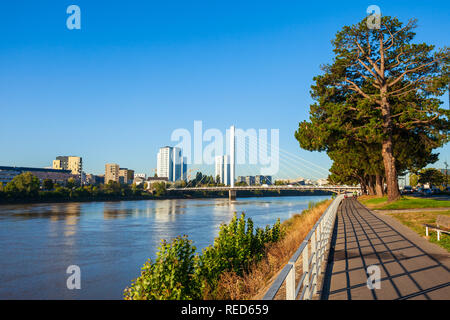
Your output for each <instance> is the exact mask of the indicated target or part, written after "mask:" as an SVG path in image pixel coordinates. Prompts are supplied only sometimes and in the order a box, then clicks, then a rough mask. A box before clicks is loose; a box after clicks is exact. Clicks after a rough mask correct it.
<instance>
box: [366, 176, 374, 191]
mask: <svg viewBox="0 0 450 320" xmlns="http://www.w3.org/2000/svg"><path fill="white" fill-rule="evenodd" d="M367 190H368V191H369V196H373V195H375V189H374V182H373V177H372V176H369V180H368V181H367Z"/></svg>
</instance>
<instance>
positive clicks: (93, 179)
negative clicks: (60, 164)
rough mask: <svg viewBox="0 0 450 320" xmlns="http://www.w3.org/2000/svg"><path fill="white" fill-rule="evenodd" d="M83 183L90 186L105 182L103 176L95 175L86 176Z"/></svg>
mask: <svg viewBox="0 0 450 320" xmlns="http://www.w3.org/2000/svg"><path fill="white" fill-rule="evenodd" d="M85 179H86V180H85V182H86V184H91V185H95V184H102V183H104V182H105V176H103V175H100V176H97V175H95V174H90V173H89V174H86V178H85Z"/></svg>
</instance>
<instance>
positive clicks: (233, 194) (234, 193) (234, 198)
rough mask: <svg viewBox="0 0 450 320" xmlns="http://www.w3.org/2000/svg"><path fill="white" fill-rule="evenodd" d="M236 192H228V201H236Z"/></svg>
mask: <svg viewBox="0 0 450 320" xmlns="http://www.w3.org/2000/svg"><path fill="white" fill-rule="evenodd" d="M236 193H237V191H236V190H228V199H229V200H236Z"/></svg>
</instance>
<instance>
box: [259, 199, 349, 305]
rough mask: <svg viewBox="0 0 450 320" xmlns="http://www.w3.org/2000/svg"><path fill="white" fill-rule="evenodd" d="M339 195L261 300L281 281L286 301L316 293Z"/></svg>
mask: <svg viewBox="0 0 450 320" xmlns="http://www.w3.org/2000/svg"><path fill="white" fill-rule="evenodd" d="M343 198H344V195H339V196H337V197H336V199H334V200H333V202H332V203H331V204H330V205H329V206H328V208H327V209H326V210H325V212H324V213H323V214H322V216H321V217H320V218H319V220H318V221H317V222H316V224H315V225H314V227H313V228H312V229H311V231H310V232H309V233H308V235H307V236H306V238H305V240H303V242H302V244H301V245H300V247H299V248H298V249H297V251H296V252H295V253H294V255H293V256H292V257H291V259H290V260H289V262H288V263H287V264H286V266H285V267H284V268H283V269H282V270H281V272H280V274H279V275H278V277H277V278H276V279H275V281H274V283H273V284H272V286H271V287H270V288H269V290H268V291H267V292H266V294H265V295H264V297H263V300H273V299H274V298H275V296H276V295H277V293H278V291H279V290H280V288H281V287H282V286H283V284H284V283H285V282H286V300H295V299H297V297H298V296H299V294H300V300H310V299H311V298H312V297H313V295H314V294H316V293H317V286H318V283H317V281H318V277H319V274H320V270H321V267H322V263H323V261H324V259H325V253H326V252H325V251H326V248H327V246H328V243H329V242H330V240H331V236H332V233H333V227H334V221H335V218H336V212H337V209H338V207H339V204H340V203H341V201H342V199H343ZM300 257H302V259H301V260H302V266H301V268H302V270H301V277H300V280H299V281H298V284H297V286H296V285H295V283H296V274H297V272H296V267H297V264H298V260H299V258H300Z"/></svg>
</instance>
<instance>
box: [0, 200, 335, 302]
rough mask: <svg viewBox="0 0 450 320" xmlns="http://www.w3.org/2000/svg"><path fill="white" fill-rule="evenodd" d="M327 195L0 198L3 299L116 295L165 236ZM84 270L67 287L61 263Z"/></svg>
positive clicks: (273, 213) (261, 223) (198, 234)
mask: <svg viewBox="0 0 450 320" xmlns="http://www.w3.org/2000/svg"><path fill="white" fill-rule="evenodd" d="M324 198H327V197H285V198H245V199H237V200H236V201H234V200H233V201H230V200H228V199H198V200H182V199H178V200H160V201H124V202H91V203H53V204H36V205H8V206H0V243H2V246H0V268H1V270H2V272H1V273H0V299H6V298H8V299H26V298H30V299H61V298H71V299H76V298H83V299H121V298H122V290H123V288H124V287H126V286H127V285H129V284H130V281H131V280H132V279H133V278H135V277H136V276H137V275H139V272H140V267H141V266H142V264H143V263H144V262H145V261H146V260H147V259H148V258H149V257H150V258H154V257H155V253H156V250H157V247H158V245H159V242H160V240H161V239H162V238H164V239H168V240H170V239H171V238H174V237H176V236H179V235H183V234H187V235H188V236H189V238H190V239H192V240H193V241H194V244H195V246H196V247H197V249H198V250H201V249H202V248H205V247H206V246H208V245H211V244H212V243H213V241H214V237H215V236H217V234H218V230H219V226H220V224H221V223H227V222H229V221H230V219H231V218H232V216H233V214H234V212H237V213H238V214H240V213H241V212H243V211H245V213H246V216H247V217H251V218H252V219H253V221H254V225H255V227H265V225H266V224H272V223H274V222H275V221H276V219H277V218H281V220H285V219H287V218H289V217H290V216H292V215H293V214H295V213H299V212H301V211H302V210H303V209H304V208H306V207H307V206H308V202H309V201H319V200H322V199H324ZM71 264H76V265H79V266H80V267H81V270H82V274H83V276H82V279H83V280H82V290H72V291H68V290H67V287H66V285H65V283H66V280H67V276H68V275H67V274H66V269H67V267H68V266H69V265H71Z"/></svg>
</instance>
